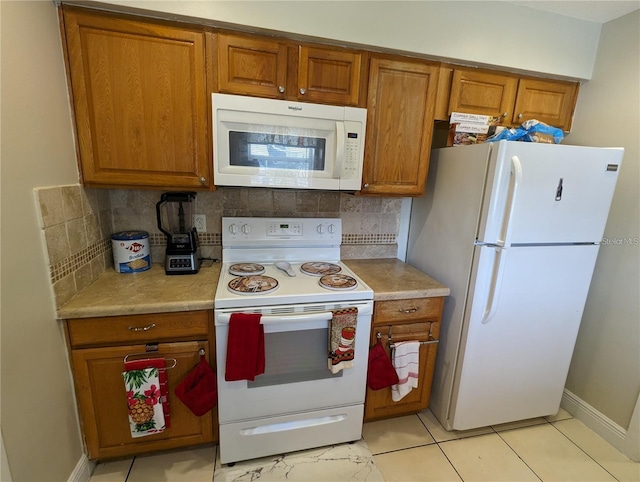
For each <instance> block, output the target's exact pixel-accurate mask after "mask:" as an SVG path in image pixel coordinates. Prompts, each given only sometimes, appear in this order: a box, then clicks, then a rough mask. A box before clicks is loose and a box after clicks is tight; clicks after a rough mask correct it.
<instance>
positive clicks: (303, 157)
mask: <svg viewBox="0 0 640 482" xmlns="http://www.w3.org/2000/svg"><path fill="white" fill-rule="evenodd" d="M263 120H265V119H263ZM321 124H322V125H321V126H320V128H309V127H296V128H292V127H289V126H279V125H274V124H267V123H264V122H263V123H262V124H257V123H242V122H222V123H220V124H219V126H220V127H222V128H223V129H224V135H223V136H220V135H219V136H218V139H219V141H218V146H217V153H218V155H217V159H216V158H214V163H216V164H217V168H216V184H219V185H237V186H250V187H289V188H300V189H337V188H338V187H339V174H340V171H339V167H337V166H336V164H337V162H336V154H337V152H338V151H340V152H344V140H343V141H341V142H340V141H338V139H337V138H338V133H337V130H336V127H335V124H336V123H335V122H332V121H323V122H321ZM340 135H341V136H342V137H344V128H342V129H341V130H340ZM339 142H340V143H341V146H338V145H337V144H338V143H339ZM341 155H342V156H343V154H341ZM336 169H338V170H336Z"/></svg>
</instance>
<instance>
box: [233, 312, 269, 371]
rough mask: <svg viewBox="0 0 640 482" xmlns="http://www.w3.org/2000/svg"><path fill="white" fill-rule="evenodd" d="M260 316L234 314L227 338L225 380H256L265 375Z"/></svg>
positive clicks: (262, 328)
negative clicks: (257, 377)
mask: <svg viewBox="0 0 640 482" xmlns="http://www.w3.org/2000/svg"><path fill="white" fill-rule="evenodd" d="M261 317H262V315H260V314H251V313H233V314H232V315H231V319H230V320H229V335H228V336H227V364H226V371H225V375H224V379H225V380H226V381H228V382H233V381H236V380H251V381H253V380H255V377H256V376H257V375H260V374H262V373H264V363H265V361H264V327H263V326H262V324H261V323H260V318H261Z"/></svg>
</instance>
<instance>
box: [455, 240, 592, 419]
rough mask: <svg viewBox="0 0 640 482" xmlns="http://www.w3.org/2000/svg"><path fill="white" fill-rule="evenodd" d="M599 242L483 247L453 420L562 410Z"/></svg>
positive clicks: (470, 305) (522, 416) (515, 416)
mask: <svg viewBox="0 0 640 482" xmlns="http://www.w3.org/2000/svg"><path fill="white" fill-rule="evenodd" d="M598 248H599V247H598V246H597V245H581V246H570V247H569V246H538V247H516V248H511V249H501V248H490V247H478V248H476V250H477V251H478V252H479V258H478V264H477V265H476V266H477V270H476V273H477V274H475V273H474V278H473V280H474V281H473V286H474V288H473V293H472V295H471V296H472V299H471V300H470V301H469V302H468V305H467V306H468V310H467V312H466V313H465V320H464V321H465V324H464V326H465V328H464V331H463V338H462V346H461V349H460V352H459V358H458V365H457V367H456V381H457V382H456V383H455V385H454V392H453V397H452V403H451V408H450V413H449V420H448V422H449V423H448V425H450V426H451V427H452V428H453V429H455V430H467V429H471V428H477V427H484V426H488V425H495V424H499V423H506V422H512V421H516V420H522V419H527V418H533V417H540V416H545V415H551V414H554V413H556V412H557V411H558V409H559V406H560V399H561V398H562V393H563V389H564V384H565V380H566V377H567V373H568V370H569V364H570V362H571V356H572V353H573V348H574V346H575V341H576V337H577V333H578V328H579V326H580V321H581V318H582V312H583V309H584V304H585V300H586V297H587V292H588V290H589V284H590V280H591V276H592V274H593V268H594V265H595V260H596V257H597V253H598Z"/></svg>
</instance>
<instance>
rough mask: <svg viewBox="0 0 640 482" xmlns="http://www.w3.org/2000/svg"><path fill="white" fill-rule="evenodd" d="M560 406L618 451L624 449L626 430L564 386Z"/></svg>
mask: <svg viewBox="0 0 640 482" xmlns="http://www.w3.org/2000/svg"><path fill="white" fill-rule="evenodd" d="M560 406H561V407H562V408H564V409H565V410H566V411H567V412H569V413H570V414H571V415H573V417H574V418H577V419H578V420H580V421H581V422H582V423H584V424H585V425H586V426H587V427H589V428H590V429H591V430H593V431H594V432H595V433H597V434H598V435H600V437H602V438H603V439H605V440H606V441H607V442H609V443H610V444H611V445H613V446H614V447H615V448H616V449H618V450H619V451H620V452H622V453H624V451H625V443H624V442H625V438H626V436H627V431H626V430H625V429H624V428H622V427H621V426H620V425H618V424H617V423H615V422H614V421H613V420H611V419H610V418H608V417H606V416H605V415H603V414H602V413H600V412H599V411H598V410H596V409H595V408H593V407H592V406H591V405H589V404H588V403H587V402H585V401H584V400H582V399H581V398H579V397H577V396H576V395H575V394H573V393H571V392H570V391H569V390H567V389H566V388H565V390H564V393H563V395H562V401H561V402H560Z"/></svg>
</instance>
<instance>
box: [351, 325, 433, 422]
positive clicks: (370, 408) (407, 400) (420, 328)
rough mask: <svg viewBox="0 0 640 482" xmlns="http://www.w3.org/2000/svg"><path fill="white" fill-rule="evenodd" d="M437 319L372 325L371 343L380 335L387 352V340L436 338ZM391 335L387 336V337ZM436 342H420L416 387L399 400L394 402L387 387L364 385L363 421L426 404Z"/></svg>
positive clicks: (414, 409) (420, 407) (407, 411)
mask: <svg viewBox="0 0 640 482" xmlns="http://www.w3.org/2000/svg"><path fill="white" fill-rule="evenodd" d="M439 329H440V323H439V322H415V323H407V324H395V325H374V326H373V328H372V330H371V344H372V345H373V344H374V343H376V336H377V334H378V333H380V335H381V339H382V344H383V346H384V348H385V351H386V352H387V354H389V356H391V351H390V350H389V343H396V342H400V341H409V340H418V341H425V342H427V341H431V340H437V339H438V336H439ZM390 336H391V338H390ZM437 346H438V345H437V343H429V344H423V345H420V362H419V372H418V373H419V377H420V380H419V382H418V387H417V388H414V389H413V390H411V392H409V393H408V394H407V395H406V396H405V397H403V398H402V399H401V400H399V401H397V402H394V401H393V399H392V398H391V388H390V387H389V388H383V389H381V390H371V389H370V388H368V387H367V397H366V402H365V409H364V419H365V421H369V420H376V419H381V418H386V417H393V416H399V415H405V414H408V413H415V412H419V411H421V410H424V409H425V408H427V407H428V406H429V396H430V394H431V383H432V380H433V369H434V366H435V361H436V352H437Z"/></svg>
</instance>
